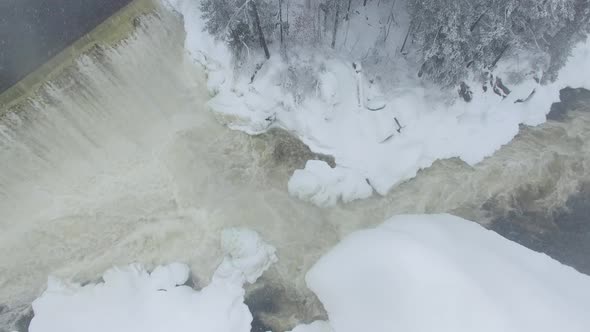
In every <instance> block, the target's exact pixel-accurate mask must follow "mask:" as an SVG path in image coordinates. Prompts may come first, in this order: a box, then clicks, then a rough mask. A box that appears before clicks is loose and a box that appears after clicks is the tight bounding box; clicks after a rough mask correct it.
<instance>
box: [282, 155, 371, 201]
mask: <svg viewBox="0 0 590 332" xmlns="http://www.w3.org/2000/svg"><path fill="white" fill-rule="evenodd" d="M288 188H289V193H290V194H291V195H293V196H295V197H298V198H299V199H301V200H304V201H309V202H312V203H313V204H315V205H318V206H332V205H335V204H336V203H337V202H338V200H340V199H341V200H342V201H343V202H351V201H353V200H355V199H362V198H367V197H370V196H371V195H372V194H373V188H372V187H371V186H370V185H369V184H368V183H367V180H366V178H365V177H363V176H362V175H361V174H360V173H358V172H356V171H354V170H350V169H346V168H342V167H336V168H331V167H330V165H328V164H327V163H326V162H324V161H321V160H309V161H308V162H307V164H306V165H305V169H302V170H296V171H295V173H293V176H292V177H291V179H290V180H289V185H288Z"/></svg>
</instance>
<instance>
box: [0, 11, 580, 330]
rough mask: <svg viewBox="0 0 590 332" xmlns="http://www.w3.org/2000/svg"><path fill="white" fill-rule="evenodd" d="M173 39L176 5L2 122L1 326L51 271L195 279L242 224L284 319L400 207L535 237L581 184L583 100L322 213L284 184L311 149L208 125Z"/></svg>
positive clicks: (308, 302)
mask: <svg viewBox="0 0 590 332" xmlns="http://www.w3.org/2000/svg"><path fill="white" fill-rule="evenodd" d="M183 37H184V36H183V31H182V24H181V22H180V19H179V18H178V17H177V16H175V15H173V14H172V13H169V12H166V11H165V10H160V11H159V12H158V15H149V16H146V17H143V19H142V20H141V24H139V26H138V29H137V30H136V31H135V33H134V34H133V35H132V36H131V37H130V38H129V39H127V40H126V41H124V42H123V43H121V45H119V46H117V47H115V48H96V49H95V50H94V51H93V52H91V53H90V54H87V55H84V56H82V57H81V58H80V59H79V60H78V62H77V65H76V66H75V68H72V69H71V70H70V71H69V73H68V74H67V75H65V76H64V77H63V78H61V79H59V80H58V81H54V82H51V83H48V84H47V85H46V86H45V87H44V88H43V89H42V90H41V91H40V92H39V93H37V94H36V95H35V96H34V97H33V98H31V99H30V100H28V101H27V102H25V103H23V105H21V107H20V111H19V112H12V113H9V114H6V115H5V116H4V117H3V118H2V119H1V120H0V160H1V165H0V216H1V219H0V230H1V232H0V249H1V251H2V252H3V253H4V254H3V255H1V256H0V304H3V305H4V307H3V308H4V309H0V326H9V327H10V326H11V325H12V324H13V323H14V321H15V320H16V319H18V317H19V315H20V314H21V313H22V312H23V311H26V310H27V308H28V305H29V304H30V302H31V300H32V299H33V298H34V297H35V296H37V295H38V294H39V293H40V292H41V291H42V289H43V287H44V284H45V281H46V278H47V275H48V274H54V275H57V276H63V277H72V278H74V279H76V280H79V281H88V280H94V279H96V278H98V276H99V275H100V273H101V272H102V271H104V270H105V269H107V268H109V267H111V266H113V265H118V264H127V263H130V262H142V263H144V264H147V265H150V264H152V265H154V264H160V263H167V262H171V261H182V262H186V263H188V264H189V265H190V266H191V267H192V270H193V280H194V282H195V284H196V285H197V287H199V286H202V285H204V284H206V283H207V282H208V280H207V278H209V276H210V275H211V272H212V271H213V269H214V268H215V266H216V265H217V264H218V262H219V261H218V260H219V258H220V256H221V254H220V250H219V248H218V238H219V232H220V231H221V230H222V229H224V228H226V227H229V226H242V227H248V228H252V229H254V230H256V231H258V232H259V233H260V234H261V235H262V236H263V238H264V239H265V240H266V241H268V242H269V243H271V244H273V245H274V246H276V247H277V249H278V253H277V254H278V256H279V262H278V263H277V264H275V265H274V266H273V267H272V268H271V270H270V271H269V272H268V273H267V274H266V275H265V277H263V279H262V282H260V283H258V284H257V286H255V287H257V288H252V289H250V290H249V291H250V294H251V295H250V296H249V297H248V301H249V303H250V304H251V308H252V310H254V311H255V316H256V320H255V321H256V322H258V323H257V324H265V325H268V326H271V327H273V328H275V330H281V329H286V328H289V327H292V326H293V325H295V324H296V323H298V322H299V321H300V320H311V319H312V318H316V317H321V316H322V315H323V313H322V309H321V306H320V305H318V303H317V301H316V300H315V298H314V297H313V296H312V295H311V294H310V292H309V291H307V290H306V288H305V284H304V281H303V276H304V275H305V272H306V271H307V269H308V268H309V267H310V266H311V265H312V264H313V263H314V262H315V261H316V260H317V258H318V257H320V256H321V255H322V253H324V252H325V251H326V250H327V249H328V248H330V247H331V246H333V245H334V244H335V243H336V242H337V241H338V240H339V239H340V238H341V237H342V236H343V235H345V234H348V233H349V232H351V231H353V230H356V229H359V228H363V227H370V226H373V225H376V224H378V223H380V222H381V221H382V220H384V219H385V218H386V217H389V216H391V215H393V214H397V213H423V212H427V213H433V212H451V213H455V214H458V215H460V216H463V217H467V218H471V219H474V220H479V221H481V222H482V223H484V224H485V225H487V226H490V227H494V225H505V224H506V221H507V220H508V221H510V220H512V219H515V220H519V221H520V222H521V224H519V227H521V228H520V229H522V232H521V233H523V234H524V233H526V234H536V233H535V232H539V234H540V233H542V232H544V231H546V230H547V229H553V228H551V227H553V226H554V225H557V226H556V227H558V226H559V223H558V222H557V223H556V222H555V220H557V219H556V218H555V216H563V215H567V214H568V213H574V212H575V211H573V212H572V207H571V206H570V205H571V204H568V202H571V200H572V199H573V198H575V197H578V196H579V195H580V194H583V192H582V193H581V192H580V191H581V190H583V189H584V188H587V186H584V185H583V183H584V181H585V179H588V175H589V172H590V164H589V163H590V114H589V113H585V112H584V109H583V108H580V109H577V110H573V111H571V112H570V113H569V114H570V115H569V117H568V118H567V119H566V120H565V121H563V122H549V123H547V124H545V125H543V126H540V127H538V128H523V130H522V131H521V134H519V136H518V137H517V138H515V140H514V141H513V142H512V143H511V144H509V145H507V146H505V147H503V148H502V149H501V150H500V151H498V152H497V153H496V154H495V155H494V156H492V157H490V158H488V159H486V160H485V161H483V162H482V163H481V164H479V165H478V166H476V167H474V168H472V167H469V166H467V165H466V164H464V163H462V162H460V161H459V160H447V161H440V162H437V163H436V164H435V165H434V166H433V167H431V168H429V169H427V170H424V171H422V172H420V173H419V174H418V176H417V177H416V178H415V179H413V180H411V181H408V182H406V183H404V184H402V185H400V186H399V187H397V188H396V189H394V190H393V191H392V192H391V193H390V194H389V195H387V196H386V197H374V198H371V199H369V200H366V201H361V202H356V203H353V204H349V205H346V206H337V207H334V208H330V209H319V208H316V207H313V206H311V205H309V204H306V203H303V202H299V201H297V200H295V199H293V198H291V197H289V196H288V194H287V190H286V184H287V180H288V178H289V176H290V174H291V173H292V171H293V170H294V169H295V168H298V167H302V166H303V165H304V164H305V161H306V159H309V158H315V157H317V156H315V155H314V154H313V153H311V152H310V151H309V150H308V149H307V148H306V147H305V146H304V145H303V144H301V143H299V142H298V141H297V140H295V139H293V138H292V137H290V136H289V134H288V133H285V132H283V131H280V130H273V131H271V132H269V133H267V134H264V135H260V136H256V137H251V136H248V135H246V134H243V133H240V132H235V131H230V130H228V129H226V128H224V127H223V126H221V125H220V124H218V122H217V121H216V120H215V117H214V115H213V114H212V113H210V112H209V111H208V110H207V109H206V106H205V103H206V101H207V98H208V95H207V92H206V88H205V83H204V80H205V77H204V74H203V73H202V71H201V70H200V69H199V68H197V66H195V65H194V64H192V63H190V61H188V60H187V58H186V57H185V56H184V49H183ZM582 196H583V195H582ZM584 197H585V196H584ZM560 213H561V214H560ZM527 216H528V217H529V218H527ZM533 217H534V218H533ZM511 218H512V219H511ZM519 218H520V219H519ZM539 218H541V219H543V218H545V219H543V223H540V224H538V223H536V221H537V220H539ZM498 229H500V228H498ZM502 229H504V228H501V229H500V230H502ZM513 235H514V234H513ZM515 237H516V238H517V240H518V234H517V235H515ZM578 241H581V240H580V239H578ZM542 249H543V248H542V246H541V248H539V249H538V250H542ZM585 250H587V251H586V255H587V254H588V253H589V252H590V248H586V249H585ZM582 253H584V252H582ZM558 256H559V255H558ZM569 263H570V264H573V265H574V266H576V267H578V268H579V269H581V270H584V269H586V270H584V271H585V272H588V271H590V267H588V265H587V264H586V265H584V264H583V262H582V263H580V262H579V261H577V260H576V259H573V260H572V261H571V262H569ZM576 264H577V265H576ZM0 330H1V328H0Z"/></svg>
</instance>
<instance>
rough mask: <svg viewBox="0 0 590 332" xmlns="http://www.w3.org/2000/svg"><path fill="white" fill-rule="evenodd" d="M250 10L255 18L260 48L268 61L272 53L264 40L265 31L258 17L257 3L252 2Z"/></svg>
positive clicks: (253, 0)
mask: <svg viewBox="0 0 590 332" xmlns="http://www.w3.org/2000/svg"><path fill="white" fill-rule="evenodd" d="M250 8H251V10H252V15H253V16H254V24H255V25H256V30H257V32H258V39H259V40H260V46H261V47H262V48H263V49H264V55H265V56H266V58H267V59H270V52H269V51H268V46H267V45H266V39H265V38H264V31H262V26H260V16H259V15H258V9H257V8H256V1H255V0H252V1H250Z"/></svg>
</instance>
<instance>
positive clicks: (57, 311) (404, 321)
mask: <svg viewBox="0 0 590 332" xmlns="http://www.w3.org/2000/svg"><path fill="white" fill-rule="evenodd" d="M222 247H223V248H224V252H225V258H224V260H223V261H222V263H221V265H220V266H219V267H218V269H217V270H216V272H215V273H214V275H213V278H212V281H211V283H210V284H209V285H208V286H206V287H205V288H203V289H202V290H200V291H195V290H193V289H191V288H190V287H188V286H182V285H183V284H184V283H185V282H186V281H187V279H188V276H189V270H188V267H187V266H186V265H182V264H171V265H167V266H160V267H157V268H156V269H155V270H154V271H153V272H151V273H148V272H147V271H146V270H145V269H144V268H142V267H141V266H138V265H131V266H129V267H125V268H121V269H111V270H109V271H107V272H106V273H105V274H104V276H103V280H104V282H103V283H99V284H90V285H86V286H83V287H82V286H80V285H77V284H72V283H68V282H60V281H58V280H54V279H51V278H50V280H49V285H48V289H47V290H46V291H45V293H44V294H43V295H42V296H41V297H40V298H39V299H37V300H36V301H35V302H34V303H33V309H34V310H35V317H34V318H33V321H32V324H31V328H30V331H31V332H77V331H80V330H81V329H83V330H84V331H87V332H90V331H96V332H104V331H107V330H108V331H110V332H117V331H121V332H123V331H125V332H135V331H138V332H139V331H142V332H146V331H154V332H161V331H162V330H163V329H165V330H177V331H201V330H207V331H219V332H249V331H250V330H251V322H252V314H251V313H250V311H249V308H248V307H247V306H246V305H245V304H244V290H243V288H242V287H243V284H244V283H245V282H246V281H248V282H255V281H256V279H258V277H260V275H261V274H262V273H263V272H264V270H266V269H267V268H268V267H269V266H270V264H272V263H273V262H275V261H276V256H275V254H274V248H273V247H272V246H270V245H268V244H265V243H264V242H263V241H262V240H261V239H260V237H259V236H258V234H256V233H254V232H251V231H247V230H235V229H234V230H227V231H225V232H224V233H223V236H222ZM307 284H308V285H309V287H310V288H311V289H312V290H313V291H314V292H315V293H316V294H317V295H318V297H319V298H320V300H321V301H322V302H323V304H324V306H325V308H326V310H327V312H328V316H329V321H328V322H326V321H316V322H314V323H312V324H309V325H300V326H298V327H296V328H295V329H294V331H296V332H331V331H333V332H349V331H350V332H353V331H362V330H369V331H395V330H403V331H406V332H427V331H434V330H436V331H454V332H463V331H465V332H470V331H490V332H496V331H506V332H513V331H514V332H517V331H538V332H545V331H547V332H552V331H558V330H562V331H568V332H583V331H586V330H587V327H588V325H589V324H590V317H589V316H588V315H587V312H588V309H589V308H590V277H588V276H586V275H583V274H581V273H579V272H577V271H575V270H574V269H572V268H570V267H566V266H564V265H561V264H560V263H559V262H556V261H554V260H553V259H551V258H549V257H548V256H546V255H544V254H539V253H536V252H533V251H531V250H529V249H526V248H524V247H522V246H520V245H518V244H515V243H513V242H510V241H508V240H506V239H504V238H502V237H501V236H499V235H497V234H496V233H494V232H491V231H488V230H486V229H484V228H482V227H481V226H479V225H477V224H475V223H473V222H470V221H467V220H464V219H461V218H458V217H453V216H450V215H405V216H398V217H395V218H392V219H390V220H388V221H387V222H386V223H385V224H383V225H381V226H379V227H377V228H374V229H368V230H363V231H359V232H356V233H353V234H352V235H350V236H348V237H346V238H345V239H344V240H342V242H341V243H340V244H339V245H337V246H336V247H335V248H334V249H332V250H331V251H330V252H329V253H327V254H326V255H325V256H324V257H322V258H321V259H320V260H319V261H318V262H317V263H316V265H315V266H314V267H313V268H312V269H311V270H310V271H309V272H308V274H307ZM277 332H280V331H277Z"/></svg>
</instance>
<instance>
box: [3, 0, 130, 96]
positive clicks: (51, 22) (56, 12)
mask: <svg viewBox="0 0 590 332" xmlns="http://www.w3.org/2000/svg"><path fill="white" fill-rule="evenodd" d="M129 2H131V0H1V1H0V93H1V92H3V91H5V90H6V89H8V88H9V87H10V86H12V85H14V84H15V83H17V82H18V81H19V80H20V79H22V78H23V77H24V76H26V75H27V74H28V73H30V72H32V71H33V70H35V69H36V68H38V67H39V66H40V65H42V64H43V63H44V62H46V61H47V60H49V59H50V58H51V57H52V56H54V55H55V54H57V53H58V52H59V51H61V50H62V49H64V48H65V47H66V46H68V45H70V44H71V43H73V42H74V41H76V40H77V39H79V38H80V37H81V36H82V35H84V34H85V33H87V32H88V31H90V30H91V29H93V28H94V27H96V26H97V25H98V24H100V23H101V22H103V21H104V20H105V19H106V18H108V17H109V16H111V15H112V14H113V13H114V12H116V11H117V10H118V9H120V8H122V7H123V6H125V5H126V4H128V3H129Z"/></svg>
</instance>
